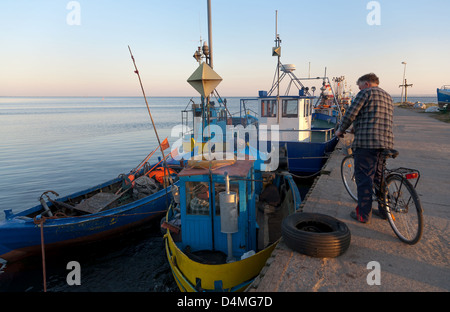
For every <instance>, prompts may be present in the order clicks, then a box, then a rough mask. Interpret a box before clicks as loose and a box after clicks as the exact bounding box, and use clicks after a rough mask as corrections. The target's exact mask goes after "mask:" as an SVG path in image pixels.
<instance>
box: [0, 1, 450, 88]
mask: <svg viewBox="0 0 450 312" xmlns="http://www.w3.org/2000/svg"><path fill="white" fill-rule="evenodd" d="M211 2H212V19H213V21H212V34H213V40H212V46H213V60H214V64H213V65H214V70H215V71H216V72H217V73H218V74H219V75H220V76H221V77H222V78H223V81H222V82H221V84H220V85H219V86H218V91H219V93H220V94H221V95H222V96H253V97H254V96H256V95H257V94H258V91H259V90H268V89H270V87H271V85H272V79H273V76H274V72H275V68H276V64H277V59H276V58H275V57H273V56H272V47H273V46H274V39H275V11H276V10H277V11H278V33H279V35H280V38H281V40H282V43H281V46H282V57H281V61H282V63H284V64H295V65H296V68H297V69H296V71H295V74H296V75H297V77H307V76H308V75H311V76H312V77H316V76H323V75H324V72H325V68H326V69H327V76H329V77H330V79H331V78H332V77H339V76H345V77H346V80H347V82H348V85H349V86H351V88H352V90H353V91H357V86H356V80H357V79H358V77H360V76H362V75H363V74H366V73H369V72H374V73H376V74H377V75H378V76H379V77H380V87H382V88H384V89H385V90H386V91H388V92H389V93H391V94H392V95H393V96H397V95H400V93H401V89H400V88H399V85H400V84H401V83H402V79H403V74H404V70H405V65H403V64H402V62H406V63H407V64H406V78H407V80H408V83H411V84H413V87H412V88H410V89H408V94H409V95H435V94H436V88H438V87H441V86H442V85H445V84H450V76H449V74H450V58H449V51H450V37H449V30H450V19H449V18H448V12H450V1H448V0H428V1H422V0H421V1H418V0H409V1H407V0H380V1H368V0H345V1H336V0H322V1H304V0H212V1H211ZM201 38H202V39H203V40H207V38H208V29H207V1H206V0H189V1H187V0H164V1H162V0H127V1H125V0H114V1H112V0H79V1H68V0H0V96H104V97H106V96H140V95H141V90H140V87H139V81H138V78H137V75H136V74H135V73H134V66H133V63H132V60H131V58H130V55H129V51H128V45H129V46H130V47H131V49H132V51H133V54H134V57H135V60H136V64H137V66H138V69H139V72H140V74H141V78H142V82H143V84H144V88H145V91H146V94H147V95H148V96H197V95H198V94H197V92H196V91H195V90H194V89H193V88H192V87H191V86H190V85H189V84H188V83H187V81H186V80H187V79H188V78H189V76H190V75H191V74H192V73H193V72H194V71H195V69H196V68H197V66H198V63H197V62H196V61H195V59H194V58H193V57H192V56H193V54H194V52H195V50H196V49H197V46H198V45H199V42H200V39H201ZM309 68H310V70H309Z"/></svg>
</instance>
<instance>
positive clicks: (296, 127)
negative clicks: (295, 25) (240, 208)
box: [241, 34, 344, 175]
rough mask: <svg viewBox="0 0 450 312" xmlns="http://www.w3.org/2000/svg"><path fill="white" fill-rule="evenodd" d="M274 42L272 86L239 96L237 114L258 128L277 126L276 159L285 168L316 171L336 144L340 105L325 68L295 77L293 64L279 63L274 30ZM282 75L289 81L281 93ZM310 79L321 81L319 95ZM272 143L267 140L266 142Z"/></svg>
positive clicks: (295, 172) (311, 172) (301, 173)
mask: <svg viewBox="0 0 450 312" xmlns="http://www.w3.org/2000/svg"><path fill="white" fill-rule="evenodd" d="M275 42H276V46H275V47H274V48H273V50H272V55H273V56H277V57H278V62H277V68H276V73H275V75H274V81H273V84H272V87H271V89H270V90H269V91H259V94H258V97H257V98H254V99H249V98H247V99H241V112H242V111H243V113H241V115H245V116H246V118H247V120H248V124H255V125H256V126H257V127H258V128H261V127H262V126H264V127H274V126H276V127H278V129H279V133H280V134H279V138H278V140H279V153H280V156H279V157H280V163H282V164H285V166H286V169H287V170H288V171H289V172H291V173H294V174H296V175H313V174H317V173H319V172H320V171H321V168H322V167H323V165H324V163H325V161H326V159H327V157H328V155H329V153H330V152H332V151H333V150H334V147H335V146H336V144H337V141H338V139H337V138H336V137H335V136H334V132H335V128H336V127H337V123H338V121H339V119H340V118H341V117H342V113H343V109H344V106H343V104H342V102H341V103H340V102H339V101H338V100H337V97H336V94H335V92H334V90H333V88H332V85H331V82H330V79H329V78H328V77H327V76H326V70H325V75H324V76H323V77H314V78H310V77H308V78H297V76H296V75H295V74H294V71H295V70H296V67H295V65H294V64H282V63H281V45H280V43H281V39H280V36H279V35H278V34H277V35H276V39H275ZM285 78H288V79H286V80H289V82H288V84H287V87H286V91H285V93H284V94H281V93H280V88H281V87H280V86H281V84H282V83H283V81H284V80H285ZM313 81H319V82H321V83H322V86H321V87H320V94H319V96H314V92H315V90H316V86H311V87H309V86H307V84H310V83H311V82H313ZM292 86H294V88H292ZM291 88H292V89H296V93H294V94H292V92H291ZM311 92H312V93H311ZM250 101H256V102H257V104H256V105H257V112H256V115H252V113H251V112H249V110H248V109H247V106H248V105H249V102H250ZM272 143H273V142H272V141H268V144H269V145H270V144H272ZM272 145H274V144H272ZM275 145H277V144H275ZM260 148H261V147H260ZM267 149H269V150H270V147H267Z"/></svg>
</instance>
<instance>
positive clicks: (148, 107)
mask: <svg viewBox="0 0 450 312" xmlns="http://www.w3.org/2000/svg"><path fill="white" fill-rule="evenodd" d="M128 50H129V51H130V55H131V59H132V60H133V64H134V68H135V71H134V72H135V73H136V74H137V76H138V78H139V84H140V85H141V90H142V94H143V95H144V100H145V104H146V105H147V111H148V115H149V116H150V119H151V121H152V124H153V129H154V130H155V134H156V139H157V140H158V144H159V148H160V150H161V154H162V157H163V160H164V176H165V175H166V170H167V173H169V170H168V169H167V163H166V157H165V155H164V148H163V146H162V145H161V140H160V139H159V135H158V131H157V130H156V126H155V122H154V121H153V116H152V113H151V112H150V106H149V105H148V102H147V97H146V95H145V91H144V86H143V85H142V80H141V75H139V70H138V68H137V66H136V61H135V60H134V56H133V53H132V52H131V48H130V46H128ZM163 181H164V188H166V179H163ZM169 181H170V183H172V179H171V178H170V176H169Z"/></svg>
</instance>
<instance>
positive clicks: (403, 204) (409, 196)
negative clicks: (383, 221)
mask: <svg viewBox="0 0 450 312" xmlns="http://www.w3.org/2000/svg"><path fill="white" fill-rule="evenodd" d="M385 203H387V207H386V210H387V216H388V220H389V224H390V225H391V227H392V229H393V230H394V233H395V234H396V235H397V236H398V238H399V239H400V240H401V241H402V242H404V243H407V244H410V245H414V244H416V243H417V242H418V241H419V240H420V238H421V237H422V232H423V216H422V205H421V204H420V200H419V196H418V195H417V192H416V190H415V188H414V187H413V186H412V184H411V183H409V181H407V180H406V179H405V178H404V177H402V176H400V175H396V174H393V175H390V176H388V177H387V179H386V192H385Z"/></svg>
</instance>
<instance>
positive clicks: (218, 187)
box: [214, 182, 239, 216]
mask: <svg viewBox="0 0 450 312" xmlns="http://www.w3.org/2000/svg"><path fill="white" fill-rule="evenodd" d="M225 189H226V188H225V184H223V183H216V184H215V189H214V193H215V195H214V199H215V202H216V204H215V205H216V216H219V215H220V199H219V194H220V193H222V192H225ZM230 191H231V192H235V193H236V202H237V208H238V214H239V184H238V183H233V182H230Z"/></svg>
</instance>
